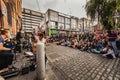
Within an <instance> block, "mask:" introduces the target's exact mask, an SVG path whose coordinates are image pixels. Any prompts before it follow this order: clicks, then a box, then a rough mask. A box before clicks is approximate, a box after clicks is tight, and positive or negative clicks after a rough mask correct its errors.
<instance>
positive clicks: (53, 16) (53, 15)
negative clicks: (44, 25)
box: [50, 11, 58, 21]
mask: <svg viewBox="0 0 120 80" xmlns="http://www.w3.org/2000/svg"><path fill="white" fill-rule="evenodd" d="M50 20H53V21H58V14H57V13H56V12H52V11H50Z"/></svg>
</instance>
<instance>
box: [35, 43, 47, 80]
mask: <svg viewBox="0 0 120 80" xmlns="http://www.w3.org/2000/svg"><path fill="white" fill-rule="evenodd" d="M36 46H37V52H36V62H37V68H36V74H37V79H38V80H44V79H45V48H44V43H42V42H38V43H37V45H36Z"/></svg>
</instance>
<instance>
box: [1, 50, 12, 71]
mask: <svg viewBox="0 0 120 80" xmlns="http://www.w3.org/2000/svg"><path fill="white" fill-rule="evenodd" d="M13 57H14V55H13V54H12V52H10V51H1V52H0V70H1V69H3V68H7V67H8V65H11V64H12V61H13Z"/></svg>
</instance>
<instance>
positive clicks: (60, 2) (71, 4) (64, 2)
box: [22, 0, 86, 18]
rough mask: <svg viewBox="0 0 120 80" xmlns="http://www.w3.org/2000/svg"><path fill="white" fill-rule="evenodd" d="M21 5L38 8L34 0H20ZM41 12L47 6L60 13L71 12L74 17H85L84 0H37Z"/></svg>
mask: <svg viewBox="0 0 120 80" xmlns="http://www.w3.org/2000/svg"><path fill="white" fill-rule="evenodd" d="M22 1H23V7H25V8H29V9H32V10H39V8H38V6H37V3H36V0H22ZM38 1H39V6H40V10H41V12H43V13H45V12H46V11H47V9H48V8H50V9H54V10H56V11H59V12H61V13H65V14H71V15H73V16H76V17H80V18H81V17H86V12H85V9H84V7H82V6H84V5H85V4H86V0H38Z"/></svg>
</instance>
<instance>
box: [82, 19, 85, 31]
mask: <svg viewBox="0 0 120 80" xmlns="http://www.w3.org/2000/svg"><path fill="white" fill-rule="evenodd" d="M84 19H85V18H82V23H83V29H82V31H83V32H84V26H85V25H84Z"/></svg>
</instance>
